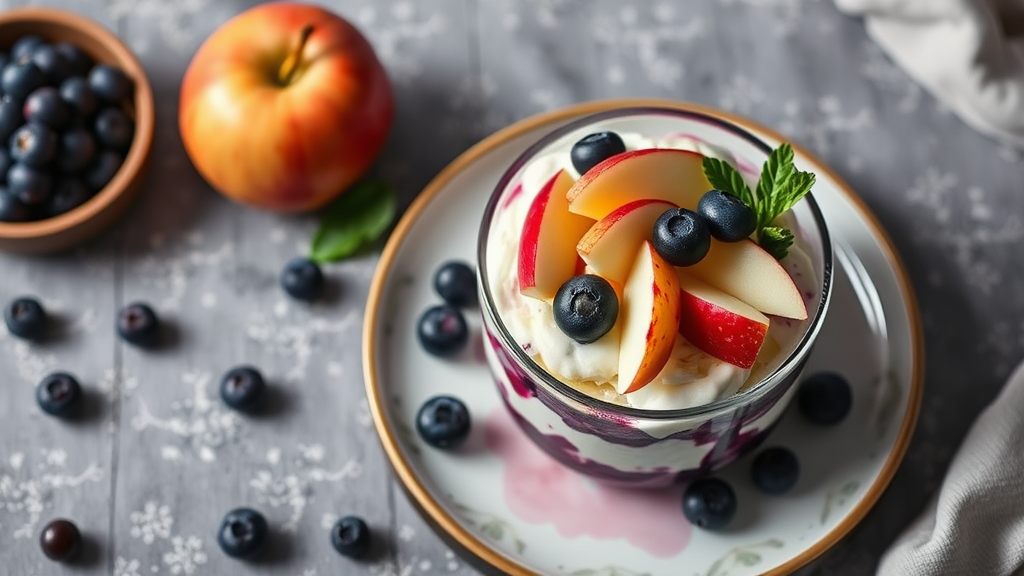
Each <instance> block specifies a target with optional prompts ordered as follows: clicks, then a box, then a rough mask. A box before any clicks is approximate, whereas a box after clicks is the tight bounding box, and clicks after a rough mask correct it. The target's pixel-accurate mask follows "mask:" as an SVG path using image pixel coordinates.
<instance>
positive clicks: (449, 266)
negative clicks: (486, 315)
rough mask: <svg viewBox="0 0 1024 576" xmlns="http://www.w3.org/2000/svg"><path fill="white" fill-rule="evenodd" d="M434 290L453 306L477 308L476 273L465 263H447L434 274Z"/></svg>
mask: <svg viewBox="0 0 1024 576" xmlns="http://www.w3.org/2000/svg"><path fill="white" fill-rule="evenodd" d="M434 290H436V291H437V293H438V294H440V296H441V298H444V301H445V302H447V303H449V304H451V305H452V306H475V305H476V302H477V295H476V273H474V272H473V269H472V268H470V267H469V265H468V264H466V263H465V262H446V263H444V264H442V265H441V267H440V268H438V269H437V272H436V273H435V274H434Z"/></svg>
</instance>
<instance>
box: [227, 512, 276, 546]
mask: <svg viewBox="0 0 1024 576" xmlns="http://www.w3.org/2000/svg"><path fill="white" fill-rule="evenodd" d="M269 532H270V527H269V526H268V525H267V519H266V518H264V517H263V514H260V513H259V512H257V511H255V510H253V509H251V508H236V509H235V510H232V511H231V512H228V514H227V516H224V520H223V521H221V523H220V529H219V530H217V544H218V545H220V549H221V550H223V551H224V553H225V554H227V555H228V556H231V557H232V558H249V557H252V556H253V555H255V554H256V553H257V552H259V551H260V549H262V548H263V545H264V544H265V543H266V541H267V535H268V534H269Z"/></svg>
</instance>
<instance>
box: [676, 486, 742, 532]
mask: <svg viewBox="0 0 1024 576" xmlns="http://www.w3.org/2000/svg"><path fill="white" fill-rule="evenodd" d="M736 508H737V505H736V493H735V492H733V490H732V486H729V484H727V483H726V482H725V481H724V480H721V479H718V478H704V479H701V480H697V481H695V482H693V483H692V484H690V485H689V486H687V487H686V491H685V492H683V514H684V515H685V516H686V519H687V520H689V521H690V523H691V524H693V525H695V526H699V527H701V528H705V529H707V530H719V529H722V528H725V527H726V526H728V525H729V523H730V522H732V519H733V517H734V516H736Z"/></svg>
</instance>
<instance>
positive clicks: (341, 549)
mask: <svg viewBox="0 0 1024 576" xmlns="http://www.w3.org/2000/svg"><path fill="white" fill-rule="evenodd" d="M371 543H372V537H371V534H370V527H369V526H367V525H366V522H365V521H364V520H363V519H362V518H360V517H358V516H345V517H344V518H341V519H340V520H338V521H337V522H335V523H334V526H333V527H332V528H331V546H334V549H335V550H337V551H338V554H341V555H342V556H348V557H350V558H360V557H362V556H365V555H366V553H367V552H369V551H370V544H371Z"/></svg>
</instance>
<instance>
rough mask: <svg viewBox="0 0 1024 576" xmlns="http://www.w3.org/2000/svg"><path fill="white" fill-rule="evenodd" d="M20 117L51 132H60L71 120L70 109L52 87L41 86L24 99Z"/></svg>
mask: <svg viewBox="0 0 1024 576" xmlns="http://www.w3.org/2000/svg"><path fill="white" fill-rule="evenodd" d="M21 112H22V115H23V116H24V117H25V120H26V121H28V122H38V123H39V124H42V125H44V126H47V127H49V128H51V129H53V130H60V129H62V128H64V126H66V125H67V123H68V122H69V121H70V120H71V107H70V106H68V103H67V102H65V101H64V99H63V98H61V96H60V91H59V90H57V89H56V88H54V87H53V86H43V87H42V88H37V89H35V90H33V91H32V93H31V94H29V95H28V97H27V98H25V106H24V107H23V108H22V111H21Z"/></svg>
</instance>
